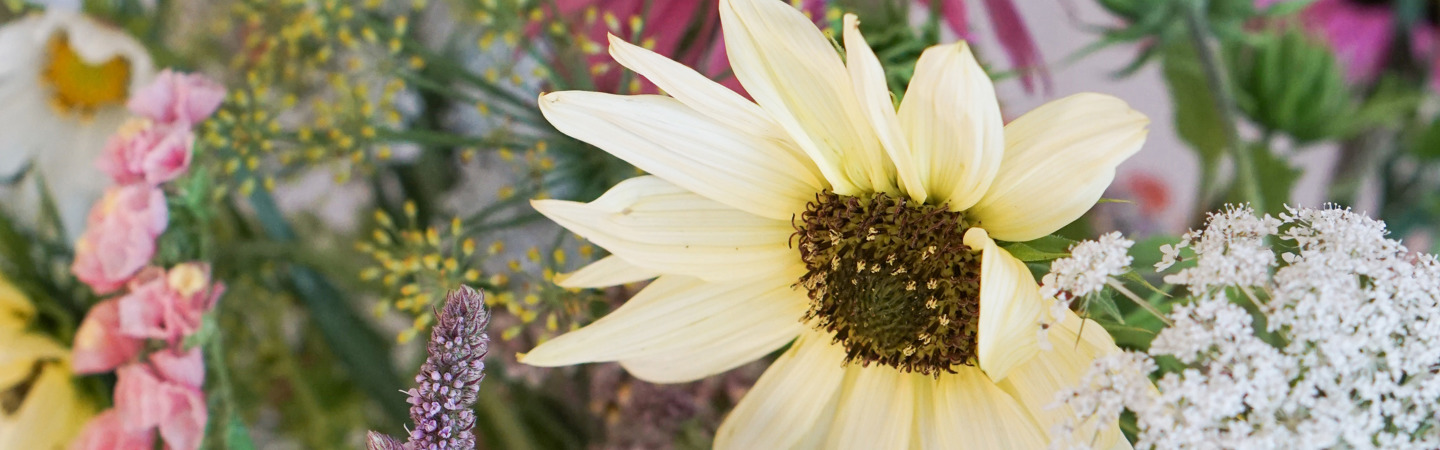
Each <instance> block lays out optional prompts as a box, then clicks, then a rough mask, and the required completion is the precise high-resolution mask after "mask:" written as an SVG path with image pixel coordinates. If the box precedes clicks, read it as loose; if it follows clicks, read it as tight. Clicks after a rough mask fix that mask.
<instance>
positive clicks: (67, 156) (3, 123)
mask: <svg viewBox="0 0 1440 450" xmlns="http://www.w3.org/2000/svg"><path fill="white" fill-rule="evenodd" d="M153 73H154V68H153V67H152V63H151V61H150V56H149V54H147V53H146V52H145V48H144V47H143V46H142V45H140V43H139V42H137V41H136V40H135V39H134V38H132V37H130V36H129V35H127V34H125V32H124V31H122V30H120V29H118V28H115V27H112V26H109V25H105V24H101V23H99V22H96V21H94V20H91V19H89V18H86V17H84V16H82V15H80V14H79V13H76V12H74V11H66V10H62V9H55V8H52V9H50V10H47V11H46V12H45V13H44V14H37V15H31V16H28V17H25V18H22V19H19V20H16V21H14V22H11V23H9V24H6V25H5V26H4V27H0V136H4V137H5V138H4V141H3V142H0V177H3V178H13V177H14V176H15V175H16V174H17V173H18V172H19V171H20V170H22V169H24V168H26V167H33V168H34V169H38V171H39V172H40V173H42V174H43V175H44V176H45V181H46V183H47V184H48V186H49V188H50V190H51V192H52V193H54V194H55V200H56V202H57V203H58V206H59V209H60V214H61V216H62V218H63V219H64V221H65V225H66V229H67V231H69V232H71V233H72V234H73V233H79V231H80V228H81V225H82V224H83V223H84V219H85V213H86V211H87V210H89V208H90V204H91V203H93V202H94V201H95V199H97V198H100V194H101V193H102V192H103V191H104V189H105V186H106V185H108V184H109V181H108V180H109V179H108V178H107V177H106V176H105V174H104V173H102V172H101V171H100V170H99V169H98V168H97V167H96V166H95V160H96V158H97V157H98V156H99V155H100V152H101V151H102V150H103V149H104V147H105V141H106V139H107V138H109V136H110V135H111V134H112V133H114V132H115V130H116V129H117V128H119V126H120V124H121V123H123V122H124V121H125V120H126V119H127V118H128V117H130V114H129V113H128V112H127V111H126V110H125V101H126V100H127V99H128V98H129V95H130V93H131V92H135V91H136V90H138V89H139V88H140V87H141V86H144V85H145V84H146V83H148V82H149V81H150V78H151V77H152V76H153ZM27 189H33V186H30V187H27ZM21 195H23V196H24V197H25V199H24V202H26V203H28V204H27V207H29V208H31V209H32V210H33V205H34V202H35V199H36V198H37V197H36V196H35V194H34V193H33V192H26V193H24V194H21ZM7 205H11V206H15V203H13V201H12V202H7Z"/></svg>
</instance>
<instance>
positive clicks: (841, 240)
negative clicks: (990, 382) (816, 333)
mask: <svg viewBox="0 0 1440 450" xmlns="http://www.w3.org/2000/svg"><path fill="white" fill-rule="evenodd" d="M969 228H970V225H969V223H968V222H966V220H965V215H964V214H963V213H959V212H953V211H950V210H949V209H948V208H946V207H945V206H944V205H938V206H937V205H926V204H920V203H915V202H912V201H910V199H908V198H906V197H895V196H890V195H886V194H883V193H880V194H870V195H865V196H860V197H852V196H844V195H836V194H834V193H830V192H825V193H822V194H819V195H817V196H816V198H815V201H814V202H811V203H810V204H809V205H808V206H807V208H806V210H805V213H804V214H802V215H801V216H800V217H799V218H798V219H797V220H795V236H796V237H798V238H799V241H798V242H797V243H795V244H794V245H797V246H798V247H799V250H800V258H801V259H802V260H803V261H804V262H805V266H806V269H808V270H807V271H806V273H805V275H804V276H803V277H801V278H800V282H799V285H800V286H803V287H804V288H805V289H806V290H808V291H809V295H810V310H809V312H808V313H806V316H805V319H806V320H807V321H808V322H810V323H811V324H813V325H814V326H815V327H816V328H817V329H820V330H825V331H829V332H830V333H833V334H834V336H835V342H836V343H837V344H839V345H842V346H844V347H845V352H846V354H847V359H846V360H847V361H848V362H858V363H860V364H862V365H869V364H871V363H880V364H884V365H888V366H891V367H895V368H897V369H900V370H903V371H907V372H918V373H924V374H929V375H938V374H940V373H942V372H951V371H952V370H951V366H954V365H956V364H966V365H973V364H974V359H975V336H976V333H977V330H978V325H977V322H978V319H979V315H980V254H979V252H976V251H974V250H972V249H970V248H969V247H966V246H965V244H963V239H962V238H963V237H964V235H965V230H968V229H969Z"/></svg>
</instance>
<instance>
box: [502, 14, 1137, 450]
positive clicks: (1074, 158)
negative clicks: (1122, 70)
mask: <svg viewBox="0 0 1440 450" xmlns="http://www.w3.org/2000/svg"><path fill="white" fill-rule="evenodd" d="M719 3H720V4H719V9H720V21H721V27H722V31H723V35H724V40H725V47H726V51H727V54H728V56H729V60H730V65H731V68H732V70H733V72H734V73H735V76H736V78H737V79H738V80H739V81H740V83H741V85H743V87H744V88H745V90H746V91H747V92H748V93H749V94H750V95H751V96H752V97H753V98H754V101H753V102H752V101H750V100H747V99H746V98H745V97H743V96H741V95H739V94H736V93H735V92H734V91H731V90H729V89H726V88H725V87H723V86H721V85H719V84H717V83H715V82H713V81H711V80H709V79H707V78H705V77H704V76H703V75H701V74H700V73H698V72H696V71H695V70H692V69H691V68H688V67H685V66H683V65H681V64H679V63H676V62H674V61H672V60H670V59H667V58H666V57H664V56H661V55H659V54H656V53H654V52H651V51H649V50H645V49H643V48H641V47H638V46H635V45H632V44H629V43H626V42H624V41H623V40H621V39H619V38H617V37H614V36H611V38H610V54H611V56H613V57H614V58H615V59H616V61H618V62H619V63H620V64H622V65H624V66H626V67H628V68H630V69H632V70H634V71H635V72H638V73H639V74H640V75H642V76H644V77H646V78H647V79H648V80H649V81H650V82H652V83H654V84H655V85H657V86H659V87H660V88H661V89H662V90H663V91H664V92H666V93H668V95H664V96H662V95H633V96H621V95H611V94H602V93H595V92H577V91H569V92H556V93H550V94H545V95H543V96H541V98H540V100H539V103H540V109H541V112H542V113H543V114H544V116H545V117H546V119H548V120H549V121H550V123H551V124H553V125H554V126H555V127H556V128H557V129H558V130H560V131H561V132H564V133H566V134H568V135H570V136H573V137H575V138H578V139H580V140H582V141H585V142H588V143H590V144H593V145H595V146H596V147H599V148H600V149H602V150H604V151H606V152H609V153H610V154H612V155H615V156H616V157H619V158H620V159H623V160H625V161H628V162H630V163H631V164H634V165H635V166H636V167H638V168H640V169H641V170H644V171H646V172H648V173H650V174H651V175H646V176H640V177H636V178H633V179H630V180H626V181H623V182H621V183H620V184H618V185H616V186H615V187H614V188H612V189H611V190H610V191H609V192H607V193H606V194H604V195H603V196H601V197H600V198H599V199H597V200H595V201H593V202H590V203H576V202H568V201H559V200H538V201H535V202H534V203H533V204H534V206H535V208H536V209H537V210H539V211H540V212H541V213H543V214H545V215H546V216H547V217H549V218H551V219H552V220H554V221H556V222H557V223H559V224H560V225H562V226H564V227H566V228H568V229H570V230H571V231H574V232H575V233H578V234H579V235H581V236H583V237H585V238H587V239H589V240H590V241H591V242H594V243H595V244H598V245H600V246H602V247H604V248H606V249H607V250H609V251H610V252H611V253H612V255H611V256H609V257H606V258H604V259H601V260H599V261H597V262H595V263H592V264H591V265H590V266H587V267H584V268H582V269H580V270H579V271H577V272H574V273H571V274H567V275H566V276H563V277H560V278H559V283H560V284H561V285H562V286H566V287H572V288H584V287H600V286H610V285H616V284H622V283H628V282H634V281H639V280H645V279H650V278H654V281H653V282H651V283H649V285H648V286H647V287H645V289H644V290H642V291H640V292H639V293H638V294H637V295H636V296H635V297H634V298H632V299H630V300H629V301H628V302H627V303H625V304H624V305H623V306H621V307H620V308H618V309H617V310H615V311H614V312H612V313H610V314H608V315H606V316H605V317H602V318H601V319H599V320H597V321H596V322H594V323H593V324H591V325H589V326H587V327H585V328H582V329H579V330H576V331H573V332H570V333H568V334H565V335H562V336H559V337H557V338H555V339H553V340H550V341H548V342H546V343H544V344H541V345H539V346H538V347H536V348H535V349H533V350H532V351H530V352H529V353H528V354H525V355H522V357H521V359H520V360H521V362H524V363H526V364H531V365H537V366H562V365H569V364H577V363H585V362H598V361H618V362H619V363H620V364H621V365H622V366H623V367H625V368H626V370H628V371H629V372H630V373H631V374H633V375H635V376H636V377H639V378H641V379H643V380H647V381H651V382H659V383H677V382H687V381H693V380H696V379H699V378H703V377H707V376H710V375H713V374H717V373H720V372H723V371H726V370H729V369H731V368H735V367H737V366H739V365H741V364H745V363H748V362H750V361H754V360H756V359H759V358H762V357H764V356H765V355H767V354H770V353H771V352H774V351H776V350H781V349H783V354H782V355H781V356H780V357H779V359H778V360H776V361H775V363H774V364H772V365H771V366H770V368H769V369H768V370H767V371H766V373H765V374H764V375H763V376H762V377H761V378H760V379H759V380H758V382H757V383H756V385H755V386H754V388H753V389H752V390H750V391H749V393H748V394H746V396H745V397H744V398H743V399H742V400H741V401H740V402H739V404H738V405H736V407H735V409H734V410H733V411H732V412H731V413H730V414H729V415H728V417H727V418H726V419H725V421H724V423H723V424H722V425H721V426H720V428H719V430H718V432H717V433H716V437H715V447H716V448H721V449H727V448H791V447H817V446H824V447H841V448H849V447H854V448H909V447H918V448H1005V447H1014V448H1026V447H1030V448H1033V447H1037V446H1043V445H1045V443H1046V442H1048V441H1049V440H1050V436H1049V435H1048V434H1047V430H1048V429H1049V428H1050V424H1052V423H1054V422H1056V421H1058V420H1061V419H1062V418H1063V417H1066V416H1068V415H1069V414H1070V411H1069V410H1068V409H1064V408H1059V409H1046V408H1045V406H1046V405H1048V404H1049V403H1050V402H1051V400H1052V399H1053V398H1054V394H1055V392H1056V391H1057V390H1059V389H1061V388H1063V387H1065V386H1068V385H1070V384H1073V381H1075V380H1078V378H1079V376H1080V375H1081V372H1082V371H1083V370H1084V368H1085V367H1086V366H1087V365H1088V364H1089V362H1090V361H1091V360H1092V359H1093V358H1094V357H1096V356H1098V355H1103V354H1109V353H1112V352H1116V351H1118V350H1117V349H1116V347H1115V345H1114V343H1113V341H1112V340H1111V339H1110V338H1109V336H1107V335H1106V334H1105V333H1104V331H1103V329H1102V328H1101V327H1100V326H1099V325H1096V324H1094V323H1091V324H1089V325H1088V326H1083V325H1084V324H1085V321H1084V320H1082V319H1081V318H1080V317H1078V316H1076V315H1075V314H1073V313H1071V314H1069V315H1068V316H1066V317H1065V318H1064V320H1061V321H1059V322H1058V324H1057V325H1056V326H1052V327H1050V328H1049V331H1048V332H1046V333H1036V332H1035V327H1036V324H1037V323H1039V322H1040V321H1041V320H1042V314H1043V313H1044V312H1045V311H1046V310H1047V308H1048V307H1049V306H1050V305H1051V304H1052V303H1053V302H1054V300H1053V299H1048V298H1045V297H1043V296H1041V295H1040V293H1039V292H1038V287H1037V285H1036V282H1035V279H1034V278H1033V277H1032V276H1031V274H1030V272H1029V270H1028V269H1027V268H1026V266H1025V264H1024V263H1023V262H1021V261H1020V260H1019V259H1016V258H1015V257H1013V256H1011V255H1010V254H1009V253H1008V252H1007V251H1006V250H1004V249H1003V248H1001V247H1000V246H999V244H997V242H996V241H997V240H1001V241H1028V240H1032V239H1036V238H1039V237H1042V236H1045V235H1047V234H1049V233H1051V232H1054V231H1056V230H1058V229H1059V228H1060V227H1061V226H1063V225H1065V224H1067V223H1069V222H1071V221H1073V220H1075V219H1076V218H1078V217H1079V216H1080V215H1081V214H1083V213H1084V212H1085V211H1087V210H1088V209H1089V208H1090V207H1091V206H1092V205H1094V204H1095V202H1096V201H1097V200H1098V199H1099V197H1100V194H1101V193H1102V192H1103V191H1104V190H1105V188H1106V186H1108V185H1109V184H1110V182H1111V180H1112V179H1113V178H1114V175H1115V167H1116V165H1118V164H1119V163H1120V162H1121V161H1124V160H1125V159H1126V158H1128V157H1129V156H1130V155H1132V154H1134V153H1135V152H1136V151H1138V150H1139V149H1140V147H1141V145H1142V144H1143V142H1144V140H1145V136H1146V128H1147V125H1148V123H1149V122H1148V120H1147V119H1146V118H1145V116H1144V115H1142V114H1140V113H1138V112H1136V111H1134V110H1132V109H1130V107H1129V106H1128V105H1126V104H1125V102H1123V101H1121V100H1119V99H1116V98H1114V97H1109V96H1105V95H1098V94H1079V95H1074V96H1071V97H1067V98H1064V99H1060V100H1057V101H1055V102H1052V103H1050V104H1047V105H1044V106H1041V107H1040V108H1038V109H1036V110H1034V111H1032V112H1030V113H1029V114H1026V115H1024V116H1022V117H1019V118H1017V119H1016V120H1015V121H1013V122H1011V123H1010V124H1008V125H1006V124H1005V123H1004V122H1003V120H1002V118H1001V115H1000V108H999V105H998V102H997V100H996V97H995V92H994V88H993V86H992V84H991V81H990V79H989V78H988V77H987V76H986V74H985V73H984V71H983V70H982V69H981V67H980V65H979V64H978V63H977V62H976V60H975V58H974V56H973V55H972V53H971V51H970V49H969V47H967V46H966V44H965V43H963V42H962V43H956V44H950V45H941V46H936V47H932V48H930V49H927V50H926V51H925V52H924V53H923V54H922V56H920V58H919V60H918V61H917V63H916V66H915V69H914V76H913V78H912V79H911V81H910V84H909V88H908V90H907V92H906V93H905V95H904V98H903V100H902V101H901V102H900V103H899V105H898V107H897V105H896V103H894V100H893V98H892V97H891V94H890V92H889V90H888V89H887V88H886V81H885V80H886V78H885V74H884V70H883V68H882V66H881V64H880V62H879V60H878V59H877V58H876V56H875V54H874V52H873V51H872V50H871V49H870V47H869V46H868V45H867V44H866V42H865V38H864V37H863V36H862V35H861V32H860V29H859V27H858V24H859V18H857V17H856V16H854V15H847V16H845V18H844V29H843V33H844V35H843V42H844V47H845V54H846V57H845V58H844V60H843V61H842V59H841V57H840V55H838V54H836V52H835V49H834V47H833V46H832V45H831V41H830V40H829V39H828V38H827V37H826V36H825V35H824V34H823V33H822V32H821V31H820V30H819V29H817V28H816V27H815V25H814V24H813V23H812V22H811V21H810V20H809V19H807V18H806V17H805V16H804V14H802V13H801V12H800V11H797V10H796V9H794V8H793V7H791V6H790V5H789V4H788V3H785V2H780V1H774V0H726V1H721V2H719ZM1052 340H1053V341H1055V342H1057V343H1062V344H1059V345H1054V348H1055V349H1054V350H1053V351H1048V352H1041V350H1040V349H1041V347H1042V341H1043V342H1048V341H1052ZM1096 433H1097V434H1098V435H1099V438H1098V440H1099V442H1102V443H1104V444H1106V445H1112V444H1113V445H1126V444H1124V439H1123V438H1122V437H1121V435H1120V432H1119V429H1118V427H1117V426H1116V425H1115V424H1114V423H1113V422H1112V423H1109V424H1103V425H1101V426H1099V427H1098V429H1097V431H1096Z"/></svg>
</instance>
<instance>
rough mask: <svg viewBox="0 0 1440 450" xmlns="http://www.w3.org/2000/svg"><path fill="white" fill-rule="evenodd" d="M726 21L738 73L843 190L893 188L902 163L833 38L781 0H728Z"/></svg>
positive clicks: (722, 19)
mask: <svg viewBox="0 0 1440 450" xmlns="http://www.w3.org/2000/svg"><path fill="white" fill-rule="evenodd" d="M720 24H721V27H722V28H723V29H724V34H725V50H726V54H727V56H728V57H729V58H730V65H731V67H732V68H734V71H735V78H737V79H739V80H740V84H741V85H743V86H745V90H746V92H749V93H750V96H751V97H753V98H754V99H755V103H758V104H759V105H760V107H761V108H764V109H765V111H766V112H769V113H770V117H772V118H774V119H775V121H776V122H778V123H779V124H780V126H781V127H783V128H784V129H785V131H787V132H789V133H790V136H791V137H792V138H793V139H794V140H795V142H796V143H797V144H799V145H800V148H801V149H803V150H805V153H807V154H809V155H810V157H811V158H813V159H814V160H815V163H816V164H817V165H819V167H820V171H821V173H824V174H825V178H827V179H829V180H830V184H831V185H832V186H833V188H834V190H835V192H836V193H839V194H841V195H857V194H860V193H863V192H872V191H882V192H891V193H894V192H895V191H896V190H895V189H896V188H895V181H894V180H893V178H894V173H895V168H894V166H893V165H892V164H891V163H890V160H889V158H887V157H886V156H885V150H884V149H883V148H881V146H880V141H879V139H878V138H876V136H875V132H874V130H872V129H871V127H870V124H869V121H867V120H866V118H865V115H864V114H863V113H862V111H861V108H860V103H859V101H858V100H857V99H856V98H855V93H854V91H853V90H852V87H851V83H850V76H849V74H848V73H847V72H846V70H845V65H844V64H843V63H841V62H840V55H838V54H837V53H836V51H835V48H834V47H833V46H831V45H830V41H829V40H828V39H827V38H826V37H825V35H824V34H821V33H820V30H819V29H817V28H815V25H814V24H813V23H811V22H810V19H807V18H806V17H805V15H804V14H801V13H800V11H797V10H796V9H795V8H792V7H790V5H789V4H786V3H784V2H777V1H774V0H722V1H721V2H720Z"/></svg>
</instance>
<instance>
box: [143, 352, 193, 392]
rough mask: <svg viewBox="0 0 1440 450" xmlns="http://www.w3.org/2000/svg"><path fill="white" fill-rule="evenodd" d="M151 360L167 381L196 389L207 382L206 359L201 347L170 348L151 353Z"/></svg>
mask: <svg viewBox="0 0 1440 450" xmlns="http://www.w3.org/2000/svg"><path fill="white" fill-rule="evenodd" d="M150 362H151V363H152V364H154V365H155V370H156V371H158V372H159V373H160V377H161V378H162V379H164V380H165V381H167V382H170V383H174V384H178V385H180V386H184V387H190V388H196V389H199V388H200V386H203V385H204V384H205V359H204V357H203V355H202V354H201V352H200V347H195V348H192V349H190V350H189V351H181V350H179V349H168V350H164V351H159V352H155V353H151V354H150Z"/></svg>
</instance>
